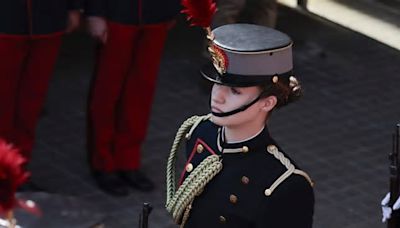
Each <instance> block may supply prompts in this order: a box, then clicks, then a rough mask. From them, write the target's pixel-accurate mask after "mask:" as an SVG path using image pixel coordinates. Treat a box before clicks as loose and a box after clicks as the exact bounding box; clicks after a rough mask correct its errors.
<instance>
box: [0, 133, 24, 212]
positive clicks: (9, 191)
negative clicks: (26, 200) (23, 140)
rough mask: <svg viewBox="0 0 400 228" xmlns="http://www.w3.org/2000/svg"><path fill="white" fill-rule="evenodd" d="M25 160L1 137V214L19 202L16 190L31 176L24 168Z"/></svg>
mask: <svg viewBox="0 0 400 228" xmlns="http://www.w3.org/2000/svg"><path fill="white" fill-rule="evenodd" d="M25 161H26V160H25V159H24V158H23V157H22V156H21V155H20V154H19V152H18V150H17V149H15V148H13V147H12V146H11V145H10V144H7V143H6V142H5V141H4V140H2V139H0V214H1V213H7V212H8V211H10V210H12V209H13V208H14V207H15V206H17V205H18V204H19V203H18V200H17V199H16V197H15V192H16V191H17V188H18V187H19V186H20V185H21V184H23V183H24V182H25V181H26V180H27V179H28V177H29V173H28V172H26V171H24V170H23V169H22V165H23V164H24V163H25Z"/></svg>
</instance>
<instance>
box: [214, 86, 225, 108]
mask: <svg viewBox="0 0 400 228" xmlns="http://www.w3.org/2000/svg"><path fill="white" fill-rule="evenodd" d="M224 87H225V86H223V85H218V84H214V86H213V88H212V93H211V101H212V102H214V103H218V104H220V103H223V102H224V101H225V88H224Z"/></svg>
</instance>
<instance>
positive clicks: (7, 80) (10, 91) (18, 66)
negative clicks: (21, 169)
mask: <svg viewBox="0 0 400 228" xmlns="http://www.w3.org/2000/svg"><path fill="white" fill-rule="evenodd" d="M60 45H61V34H57V35H51V36H42V37H38V38H30V37H28V36H12V35H10V36H8V35H0V137H2V138H5V139H6V140H7V141H9V142H11V143H13V144H14V145H15V146H17V147H18V148H19V149H20V151H21V153H22V155H23V156H25V157H26V158H27V159H29V158H30V155H31V151H32V147H33V143H34V138H35V128H36V124H37V122H38V118H39V115H40V112H41V110H42V106H43V102H44V100H45V97H46V94H47V88H48V85H49V80H50V77H51V75H52V73H53V68H54V65H55V62H56V58H57V55H58V51H59V48H60Z"/></svg>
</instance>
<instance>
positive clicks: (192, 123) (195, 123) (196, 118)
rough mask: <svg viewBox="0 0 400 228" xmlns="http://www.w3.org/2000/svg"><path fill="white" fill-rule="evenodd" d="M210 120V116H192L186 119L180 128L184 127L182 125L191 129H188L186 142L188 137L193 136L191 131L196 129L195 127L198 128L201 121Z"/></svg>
mask: <svg viewBox="0 0 400 228" xmlns="http://www.w3.org/2000/svg"><path fill="white" fill-rule="evenodd" d="M210 118H211V114H208V115H204V116H192V117H190V118H189V119H187V120H186V121H185V122H183V124H182V126H184V125H190V126H191V128H190V130H189V132H188V133H187V134H186V136H185V138H186V139H187V140H189V139H190V137H191V136H192V134H193V131H194V130H195V129H196V127H197V126H199V124H200V123H201V122H202V121H206V120H209V119H210ZM182 126H181V127H182ZM187 128H188V127H186V129H187Z"/></svg>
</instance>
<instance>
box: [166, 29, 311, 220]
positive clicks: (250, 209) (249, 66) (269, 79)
mask: <svg viewBox="0 0 400 228" xmlns="http://www.w3.org/2000/svg"><path fill="white" fill-rule="evenodd" d="M213 36H214V37H215V38H214V39H213V40H212V43H211V44H210V52H211V54H212V57H213V64H212V65H208V66H206V67H205V68H203V70H202V74H203V76H204V77H205V78H206V79H208V80H209V81H212V82H214V83H217V84H222V85H227V86H232V87H249V86H254V85H259V84H262V83H270V84H276V83H278V81H283V82H284V83H287V85H288V86H289V88H291V89H292V90H296V89H297V88H296V86H298V84H296V83H295V78H294V76H293V71H292V67H293V66H292V52H291V47H292V41H291V39H290V38H289V37H288V36H287V35H286V34H283V33H281V32H279V31H276V30H274V29H270V28H266V27H262V26H258V25H249V24H231V25H225V26H221V27H219V28H217V29H214V30H213ZM211 37H212V36H211ZM258 99H259V98H257V99H256V100H255V101H253V102H250V103H249V104H248V105H245V106H243V107H242V108H239V109H237V110H234V111H231V112H229V115H232V114H235V113H237V112H240V111H243V110H245V109H246V108H247V107H250V106H251V105H252V104H254V103H255V102H256V101H257V100H258ZM286 99H289V98H286ZM212 114H213V115H214V116H218V114H219V113H212ZM227 115H228V114H227ZM227 115H226V116H227ZM211 116H212V115H211V114H210V115H206V116H194V117H191V118H189V119H188V120H186V121H185V122H184V123H183V125H182V126H181V127H180V129H179V130H178V133H177V135H176V137H175V140H174V143H173V146H172V149H171V153H170V156H169V160H168V166H167V203H166V208H167V210H168V211H169V212H170V213H171V214H172V216H173V218H174V220H175V222H176V223H178V224H181V227H185V228H200V227H230V228H232V227H238V228H239V227H240V228H246V227H248V228H250V227H251V228H261V227H263V228H292V227H296V228H310V227H312V223H313V213H314V193H313V188H312V186H313V184H312V181H311V179H310V177H309V176H308V175H307V174H306V173H305V172H304V171H302V170H301V169H300V168H299V167H298V166H297V165H296V164H295V162H293V161H292V160H291V158H290V157H289V156H288V155H287V154H286V153H285V152H283V150H282V149H281V148H280V146H279V145H277V143H276V142H275V141H274V139H273V138H272V137H271V136H270V134H269V131H268V127H267V126H265V127H264V128H263V129H262V130H261V131H260V132H259V133H258V134H256V135H255V136H253V137H251V138H249V139H247V140H244V141H240V142H234V143H227V142H226V140H225V134H224V132H225V129H224V127H223V126H218V125H216V124H214V123H213V122H212V121H211V119H210V118H211ZM182 139H186V157H187V162H186V164H185V167H184V170H183V171H182V172H181V175H180V178H179V182H178V184H177V185H175V159H176V156H177V155H176V152H177V150H178V147H179V144H180V143H181V141H182Z"/></svg>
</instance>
